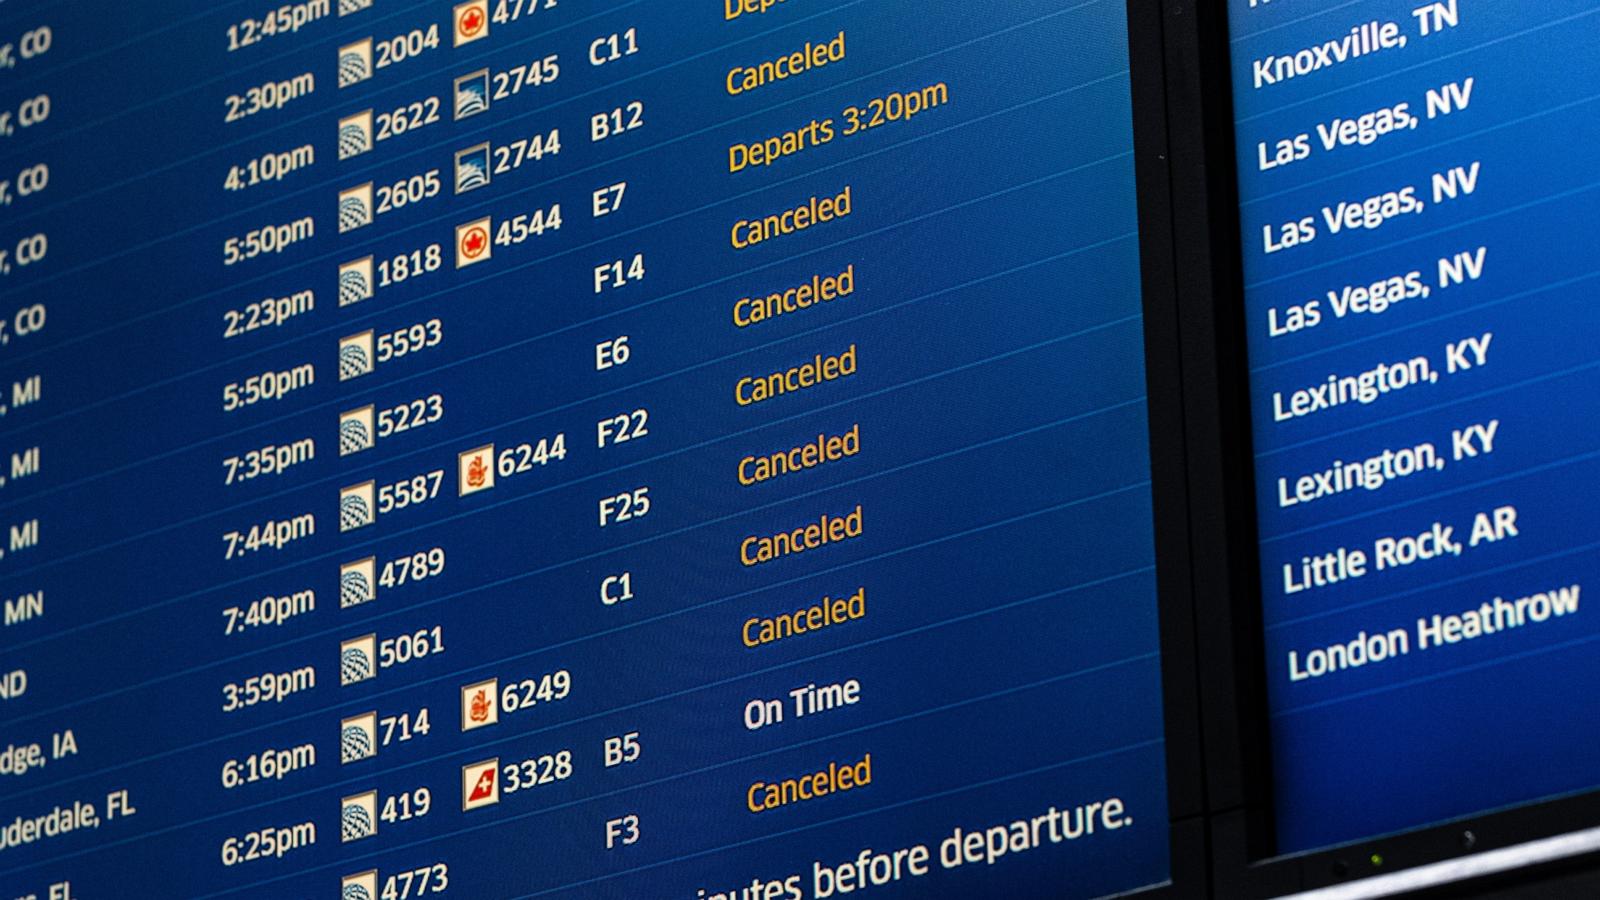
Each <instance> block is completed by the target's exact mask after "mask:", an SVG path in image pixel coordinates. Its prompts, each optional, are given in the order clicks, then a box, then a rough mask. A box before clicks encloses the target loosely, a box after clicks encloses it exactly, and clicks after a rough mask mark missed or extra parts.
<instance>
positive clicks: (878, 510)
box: [0, 0, 1587, 900]
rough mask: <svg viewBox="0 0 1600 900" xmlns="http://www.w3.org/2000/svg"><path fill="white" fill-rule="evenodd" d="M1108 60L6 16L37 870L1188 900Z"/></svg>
mask: <svg viewBox="0 0 1600 900" xmlns="http://www.w3.org/2000/svg"><path fill="white" fill-rule="evenodd" d="M1127 31H1128V26H1127V16H1126V9H1125V7H1124V5H1123V3H1122V2H1121V0H1088V2H1063V0H1011V2H1006V3H967V2H954V0H952V2H944V0H939V2H916V3H912V2H898V0H692V2H691V0H678V2H661V0H559V2H557V0H467V2H447V0H433V2H415V0H289V2H286V3H281V4H280V3H279V2H278V0H271V2H268V0H222V2H216V0H206V2H200V0H163V2H159V3H151V2H138V3H106V2H64V0H29V2H16V0H13V2H4V3H0V319H3V326H4V327H3V330H0V391H3V397H0V402H3V405H0V437H3V439H4V440H3V443H0V464H3V465H4V467H5V468H4V471H3V472H0V475H3V482H0V540H3V541H4V543H3V545H0V605H3V609H4V624H3V626H0V751H3V754H4V755H3V757H0V884H3V886H4V896H5V897H6V898H8V900H9V898H12V897H37V898H50V900H69V898H83V900H94V898H109V897H161V898H172V897H185V898H216V897H236V898H241V900H242V898H274V900H281V898H285V897H296V898H316V897H340V898H342V900H375V898H380V897H381V898H386V900H407V898H416V897H429V898H431V897H436V896H437V897H442V898H449V897H461V898H491V897H492V898H511V897H619V898H621V897H626V898H646V897H649V898H657V897H659V898H683V900H727V898H740V900H754V898H758V897H759V898H763V900H776V898H795V900H798V898H823V897H835V896H841V895H844V894H854V893H856V892H859V891H870V892H871V893H872V894H873V895H874V896H886V897H891V896H892V897H910V896H976V895H978V894H979V893H982V894H984V895H1007V896H1019V897H1021V896H1047V895H1048V896H1052V897H1090V896H1099V895H1104V894H1108V893H1113V892H1120V891H1125V890H1130V889H1134V888H1138V887H1141V886H1146V885H1152V884H1158V883H1161V882H1163V881H1165V880H1166V879H1167V877H1168V856H1169V851H1168V827H1167V823H1168V815H1167V800H1166V788H1165V762H1164V752H1165V751H1164V738H1163V725H1162V703H1161V687H1160V674H1161V667H1160V664H1159V660H1158V632H1157V614H1156V606H1157V605H1156V592H1155V575H1154V549H1153V536H1152V532H1153V527H1152V504H1151V487H1150V480H1151V472H1150V456H1149V451H1148V436H1149V428H1148V425H1147V422H1146V400H1145V396H1146V388H1145V368H1144V364H1145V357H1144V345H1143V317H1142V313H1141V291H1140V285H1139V273H1140V265H1139V260H1140V254H1139V246H1138V236H1137V224H1138V223H1137V221H1136V208H1135V188H1134V165H1133V136H1132V124H1131V121H1132V115H1131V101H1130V76H1129V54H1128V33H1127ZM1550 149H1552V150H1553V149H1554V146H1553V145H1552V146H1551V147H1550ZM1498 347H1499V344H1496V347H1495V349H1498ZM1575 402H1579V403H1582V402H1587V401H1586V400H1583V399H1578V398H1575Z"/></svg>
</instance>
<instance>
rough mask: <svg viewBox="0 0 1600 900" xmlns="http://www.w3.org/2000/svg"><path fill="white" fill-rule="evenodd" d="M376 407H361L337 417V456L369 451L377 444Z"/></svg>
mask: <svg viewBox="0 0 1600 900" xmlns="http://www.w3.org/2000/svg"><path fill="white" fill-rule="evenodd" d="M375 412H376V407H373V406H363V407H361V408H360V409H352V410H350V411H349V412H347V413H341V414H340V416H339V455H340V456H350V455H351V454H353V453H361V452H362V451H365V450H371V449H372V447H373V445H374V444H376V443H377V438H376V435H377V433H378V429H377V427H376V425H375Z"/></svg>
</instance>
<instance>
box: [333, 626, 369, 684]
mask: <svg viewBox="0 0 1600 900" xmlns="http://www.w3.org/2000/svg"><path fill="white" fill-rule="evenodd" d="M377 658H378V636H377V635H375V634H367V635H362V636H361V637H358V638H351V639H350V640H348V641H345V642H344V643H342V644H340V645H339V686H340V687H348V686H350V685H352V684H360V683H361V682H363V681H371V680H372V679H374V678H376V677H378V665H377V662H376V660H377Z"/></svg>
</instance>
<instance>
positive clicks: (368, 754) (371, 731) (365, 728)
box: [339, 712, 378, 766]
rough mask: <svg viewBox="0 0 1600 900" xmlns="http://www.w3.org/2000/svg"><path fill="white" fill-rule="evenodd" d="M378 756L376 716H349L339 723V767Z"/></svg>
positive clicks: (372, 714) (371, 713) (369, 714)
mask: <svg viewBox="0 0 1600 900" xmlns="http://www.w3.org/2000/svg"><path fill="white" fill-rule="evenodd" d="M377 755H378V714H377V713H376V712H369V713H365V714H363V715H359V716H351V717H350V718H348V719H345V720H344V721H343V722H340V723H339V765H341V766H345V765H349V764H350V763H353V762H360V761H362V760H364V759H371V758H372V757H374V756H377Z"/></svg>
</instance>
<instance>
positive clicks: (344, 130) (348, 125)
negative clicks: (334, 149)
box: [339, 109, 372, 159]
mask: <svg viewBox="0 0 1600 900" xmlns="http://www.w3.org/2000/svg"><path fill="white" fill-rule="evenodd" d="M371 149H372V110H370V109H368V110H363V111H362V112H358V113H356V114H355V115H353V116H349V117H347V118H344V119H340V120H339V158H340V159H350V158H351V157H355V156H360V155H361V154H363V153H366V152H367V151H368V150H371Z"/></svg>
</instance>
